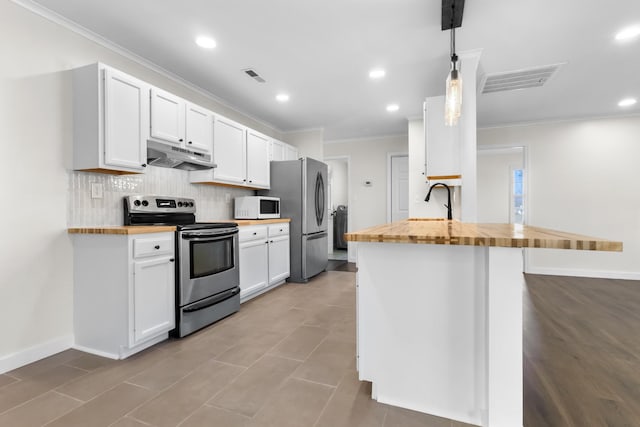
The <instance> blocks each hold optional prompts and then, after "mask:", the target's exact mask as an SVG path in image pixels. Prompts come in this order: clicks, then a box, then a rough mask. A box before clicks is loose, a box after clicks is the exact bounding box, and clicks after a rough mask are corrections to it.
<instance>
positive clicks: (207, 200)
mask: <svg viewBox="0 0 640 427" xmlns="http://www.w3.org/2000/svg"><path fill="white" fill-rule="evenodd" d="M68 178H69V187H68V202H67V224H68V226H69V227H82V226H100V225H122V223H123V215H124V213H123V205H122V199H123V197H125V196H129V195H151V196H173V197H189V198H192V199H195V201H196V220H197V221H216V220H225V219H232V218H233V199H234V198H235V197H239V196H247V195H252V194H253V193H254V192H253V191H252V190H244V189H239V188H231V187H222V186H215V185H204V184H191V183H190V182H189V173H188V172H187V171H183V170H179V169H169V168H161V167H155V166H149V167H148V168H147V171H146V173H145V174H139V175H107V174H101V173H91V172H79V171H69V172H68ZM92 183H98V184H102V186H103V190H104V191H103V197H102V198H101V199H92V198H91V184H92ZM226 194H229V198H230V200H229V202H226V201H225V198H226V197H225V195H226Z"/></svg>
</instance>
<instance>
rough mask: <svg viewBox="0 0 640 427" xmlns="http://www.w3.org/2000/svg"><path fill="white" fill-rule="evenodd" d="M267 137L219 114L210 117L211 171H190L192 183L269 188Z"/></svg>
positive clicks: (268, 145) (269, 139)
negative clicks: (212, 120)
mask: <svg viewBox="0 0 640 427" xmlns="http://www.w3.org/2000/svg"><path fill="white" fill-rule="evenodd" d="M270 142H271V138H269V137H267V136H265V135H263V134H261V133H259V132H256V131H254V130H252V129H249V128H247V127H246V126H243V125H241V124H239V123H236V122H234V121H233V120H229V119H227V118H225V117H222V116H215V117H214V125H213V160H214V161H215V163H216V165H217V167H216V168H215V169H213V170H200V171H190V172H189V180H190V181H191V182H192V183H208V184H222V185H232V186H240V187H249V188H269V181H270V170H269V147H270Z"/></svg>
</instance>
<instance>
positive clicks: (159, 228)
mask: <svg viewBox="0 0 640 427" xmlns="http://www.w3.org/2000/svg"><path fill="white" fill-rule="evenodd" d="M172 231H176V227H175V226H172V225H114V226H102V227H71V228H68V229H67V233H69V234H122V235H128V234H149V233H164V232H172Z"/></svg>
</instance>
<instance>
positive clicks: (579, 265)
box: [478, 116, 640, 279]
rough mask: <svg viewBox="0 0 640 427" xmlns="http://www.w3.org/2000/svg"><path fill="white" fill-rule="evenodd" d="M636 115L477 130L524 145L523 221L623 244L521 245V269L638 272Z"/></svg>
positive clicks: (487, 140) (484, 139) (499, 141)
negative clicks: (595, 248) (604, 247)
mask: <svg viewBox="0 0 640 427" xmlns="http://www.w3.org/2000/svg"><path fill="white" fill-rule="evenodd" d="M639 135H640V116H634V117H627V118H617V119H612V118H608V119H598V120H582V121H572V122H561V123H548V124H537V125H528V126H514V127H505V128H495V129H480V130H479V131H478V142H479V145H482V146H488V145H492V144H495V145H520V146H526V147H527V157H528V166H527V170H528V176H527V177H528V179H529V187H528V190H529V198H528V202H529V210H528V214H529V216H528V219H527V223H528V225H533V226H539V227H546V228H553V229H558V230H563V231H569V232H573V233H580V234H586V235H590V236H596V237H601V238H606V239H612V240H619V241H622V242H623V244H624V250H623V252H622V253H609V252H592V251H563V250H554V249H544V250H543V249H533V250H528V257H529V259H528V271H530V272H532V273H548V274H561V275H580V276H593V277H620V278H633V279H640V264H639V263H638V260H639V259H640V193H639V192H638V184H639V183H640V168H638V159H640V143H639V139H638V137H639Z"/></svg>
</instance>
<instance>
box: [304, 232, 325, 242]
mask: <svg viewBox="0 0 640 427" xmlns="http://www.w3.org/2000/svg"><path fill="white" fill-rule="evenodd" d="M323 237H327V233H326V232H322V233H316V234H310V235H308V236H307V241H309V240H317V239H322V238H323Z"/></svg>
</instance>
